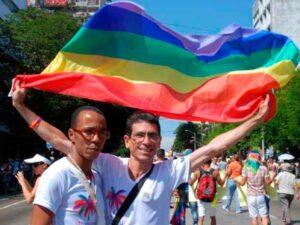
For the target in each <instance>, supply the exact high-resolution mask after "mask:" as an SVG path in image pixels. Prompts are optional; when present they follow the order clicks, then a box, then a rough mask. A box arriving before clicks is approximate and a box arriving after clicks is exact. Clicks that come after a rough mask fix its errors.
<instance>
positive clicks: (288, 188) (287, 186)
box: [275, 171, 296, 195]
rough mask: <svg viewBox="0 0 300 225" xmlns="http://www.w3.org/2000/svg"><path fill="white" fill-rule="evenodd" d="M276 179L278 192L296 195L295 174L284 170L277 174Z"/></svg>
mask: <svg viewBox="0 0 300 225" xmlns="http://www.w3.org/2000/svg"><path fill="white" fill-rule="evenodd" d="M275 179H276V181H278V190H277V192H278V193H282V194H290V195H294V193H295V189H294V187H295V185H296V176H295V174H292V173H289V172H286V171H283V172H280V173H279V174H278V175H277V176H276V178H275Z"/></svg>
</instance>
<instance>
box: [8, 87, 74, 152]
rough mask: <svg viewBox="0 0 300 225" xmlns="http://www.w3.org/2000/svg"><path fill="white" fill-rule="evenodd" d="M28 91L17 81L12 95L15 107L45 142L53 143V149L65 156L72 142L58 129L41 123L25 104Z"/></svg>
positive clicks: (43, 122)
mask: <svg viewBox="0 0 300 225" xmlns="http://www.w3.org/2000/svg"><path fill="white" fill-rule="evenodd" d="M26 94H27V90H26V89H24V88H21V86H20V82H19V81H16V83H15V90H14V91H13V95H12V102H13V106H14V107H15V108H16V109H17V110H18V112H19V113H20V114H21V116H22V117H23V118H24V119H25V120H26V122H27V123H28V124H29V125H34V124H35V123H36V125H37V126H32V129H33V130H34V131H35V132H36V133H37V134H38V135H39V136H40V137H41V138H42V139H44V140H45V141H47V142H49V143H51V144H52V145H53V147H54V148H55V149H57V150H59V151H61V152H63V153H65V154H67V153H68V152H69V151H70V149H71V142H70V140H69V139H68V138H67V137H66V136H65V135H64V133H63V132H61V131H60V130H59V129H57V128H56V127H54V126H52V125H51V124H49V123H47V122H46V121H44V120H40V121H39V119H38V118H39V116H38V115H36V114H35V113H34V112H32V111H31V110H30V109H29V108H28V107H27V106H26V105H25V103H24V100H25V98H26Z"/></svg>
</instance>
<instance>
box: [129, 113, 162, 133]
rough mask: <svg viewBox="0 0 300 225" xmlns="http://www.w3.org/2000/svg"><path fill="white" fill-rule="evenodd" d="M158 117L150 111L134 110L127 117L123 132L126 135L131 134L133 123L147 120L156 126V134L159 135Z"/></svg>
mask: <svg viewBox="0 0 300 225" xmlns="http://www.w3.org/2000/svg"><path fill="white" fill-rule="evenodd" d="M158 119H159V117H158V116H155V115H154V114H152V113H147V112H142V111H136V112H134V113H133V114H131V115H130V116H129V117H128V118H127V121H126V128H125V134H126V135H128V136H130V135H131V133H132V126H133V124H135V123H140V122H148V123H151V124H155V125H156V126H157V128H158V134H159V136H160V124H159V120H158Z"/></svg>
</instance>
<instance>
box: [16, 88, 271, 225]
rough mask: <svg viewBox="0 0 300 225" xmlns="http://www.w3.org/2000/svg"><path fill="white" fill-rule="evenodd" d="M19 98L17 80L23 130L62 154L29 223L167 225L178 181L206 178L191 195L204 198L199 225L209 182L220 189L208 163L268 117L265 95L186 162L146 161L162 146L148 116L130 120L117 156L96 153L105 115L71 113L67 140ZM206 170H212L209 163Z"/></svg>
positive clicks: (83, 110)
mask: <svg viewBox="0 0 300 225" xmlns="http://www.w3.org/2000/svg"><path fill="white" fill-rule="evenodd" d="M25 97H26V90H25V89H24V88H21V86H20V83H19V82H17V83H16V84H15V90H14V92H13V105H14V107H15V108H16V109H17V110H18V111H19V113H20V114H21V115H22V116H23V118H24V119H25V120H26V121H27V123H28V124H29V127H30V128H32V129H33V130H34V131H35V132H36V133H37V134H38V135H39V136H40V137H41V138H43V139H44V140H45V141H47V142H49V143H51V144H52V145H53V147H54V148H55V149H57V150H59V151H61V152H63V153H65V155H66V157H63V158H61V159H60V160H58V161H56V162H55V163H53V164H52V165H51V166H50V167H49V168H48V169H47V170H46V171H45V172H44V173H43V175H42V176H41V178H40V179H39V185H38V187H37V190H36V193H35V198H34V201H33V211H32V216H31V224H32V225H35V224H39V225H43V224H68V225H69V224H70V225H72V224H95V225H96V224H148V225H156V224H170V216H169V215H170V208H169V206H170V199H171V196H172V193H173V191H174V190H175V193H176V192H177V194H178V195H180V190H183V191H182V192H186V190H187V188H186V186H187V185H183V183H188V182H190V184H191V185H194V184H195V181H196V180H197V179H198V183H202V181H200V180H201V179H203V177H205V179H206V180H207V181H208V182H209V190H208V189H207V187H204V186H203V187H201V188H198V187H197V192H196V197H197V198H199V196H201V198H202V197H203V198H202V200H203V201H202V202H200V203H197V206H200V207H199V208H200V209H198V212H200V213H199V218H200V220H199V221H200V224H201V221H203V219H204V216H205V213H206V209H208V205H209V202H210V201H211V200H212V198H213V197H214V196H215V188H214V187H213V182H214V180H217V182H218V183H219V184H223V182H224V181H223V180H222V179H221V177H220V174H219V170H218V169H217V168H214V172H213V171H211V170H210V165H208V162H209V160H211V159H213V158H214V157H215V156H218V155H220V154H222V153H224V152H225V151H226V150H227V149H228V148H230V147H231V146H233V145H234V144H236V143H237V142H238V141H239V140H241V139H242V138H244V137H245V136H246V135H247V134H249V133H250V132H251V131H252V130H253V129H254V128H255V127H256V126H257V125H259V124H260V123H261V122H262V121H263V120H264V118H265V116H266V115H267V113H268V104H269V96H268V95H267V96H266V99H265V101H264V102H263V103H262V104H261V106H260V108H259V111H258V112H257V114H256V115H254V116H253V117H252V118H250V119H249V120H247V121H245V122H244V123H242V124H241V125H239V126H238V127H236V128H234V129H232V130H230V131H228V132H226V133H223V134H221V135H219V136H217V137H215V138H214V139H213V140H212V141H211V142H210V143H208V144H207V145H205V146H202V147H201V148H199V149H198V150H196V151H194V152H192V153H191V154H189V155H187V156H184V157H178V158H177V159H174V160H161V162H158V163H153V162H154V158H155V155H156V153H157V149H159V147H160V143H161V132H160V124H159V120H158V117H156V116H155V115H153V114H151V113H146V112H139V111H138V112H135V113H133V114H132V115H131V116H129V118H128V119H127V122H126V130H125V134H124V137H123V140H124V143H125V147H126V148H127V149H128V150H129V153H130V156H129V158H121V157H116V156H114V155H111V154H105V153H101V154H99V153H100V152H101V150H102V148H103V146H104V144H105V142H106V140H107V139H108V138H109V137H110V132H109V131H108V130H107V128H106V119H105V116H104V114H103V113H102V112H101V111H100V110H99V109H97V108H95V107H92V106H83V107H80V108H78V109H77V110H75V112H74V113H73V114H72V116H71V123H70V128H69V130H68V133H67V136H66V135H65V134H64V133H63V132H61V131H60V130H59V129H57V128H56V127H54V126H52V125H51V124H49V123H47V122H46V121H45V120H43V119H42V118H41V117H40V116H38V115H37V114H35V113H34V112H33V111H31V110H30V109H29V108H28V107H27V106H26V105H25V103H24V100H25ZM158 152H160V151H158ZM158 158H159V156H158ZM213 166H214V167H218V164H217V162H216V161H215V162H214V164H213ZM219 167H221V164H220V165H219ZM200 168H201V170H200ZM225 168H226V166H225ZM235 168H236V166H230V165H228V166H227V173H226V174H227V176H228V180H229V179H231V180H233V181H236V180H235V178H236V177H235V173H236V172H235V170H234V169H235ZM199 170H200V172H199ZM191 173H194V174H193V177H192V179H194V183H193V182H192V180H191V179H190V178H191V177H190V174H191ZM209 173H212V176H209ZM248 180H249V179H248ZM248 180H247V182H248ZM227 183H229V182H227ZM180 186H185V187H181V188H179V187H180ZM198 189H199V190H198ZM232 189H233V188H232ZM207 190H208V192H207ZM232 192H233V191H232V190H231V191H230V195H229V196H231V197H232V196H233V194H232ZM206 203H207V204H206ZM178 205H179V206H180V205H181V204H178ZM194 206H195V204H194ZM201 207H202V208H201ZM227 207H228V209H229V207H230V202H229V201H228V204H226V207H224V208H225V209H226V208H227ZM183 208H185V207H183ZM199 210H200V211H199ZM175 211H176V210H175ZM211 211H213V207H212V209H211ZM237 212H238V211H237ZM179 218H180V216H179ZM174 221H177V222H178V224H180V222H181V221H178V220H176V219H175V220H174ZM173 224H174V223H173ZM212 224H216V219H213V218H212Z"/></svg>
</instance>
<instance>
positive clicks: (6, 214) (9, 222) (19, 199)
mask: <svg viewBox="0 0 300 225" xmlns="http://www.w3.org/2000/svg"><path fill="white" fill-rule="evenodd" d="M30 213H31V205H30V204H27V203H26V202H25V200H24V198H23V196H22V195H21V194H19V195H13V196H5V197H4V196H2V197H1V198H0V224H3V225H4V224H5V225H27V224H29V215H30Z"/></svg>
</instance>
